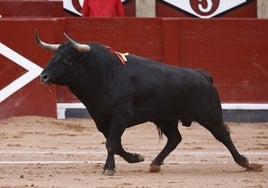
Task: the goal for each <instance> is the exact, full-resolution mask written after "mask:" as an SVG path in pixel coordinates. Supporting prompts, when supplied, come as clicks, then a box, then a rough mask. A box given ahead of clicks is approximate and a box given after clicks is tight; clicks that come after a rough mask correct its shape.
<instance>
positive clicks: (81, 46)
mask: <svg viewBox="0 0 268 188" xmlns="http://www.w3.org/2000/svg"><path fill="white" fill-rule="evenodd" d="M64 36H65V37H66V38H67V39H68V40H69V41H70V42H71V44H72V45H73V47H75V48H76V49H77V50H78V51H79V52H89V50H90V46H89V45H87V44H80V43H78V42H75V41H74V40H73V39H71V38H70V37H69V36H68V35H67V34H66V33H64Z"/></svg>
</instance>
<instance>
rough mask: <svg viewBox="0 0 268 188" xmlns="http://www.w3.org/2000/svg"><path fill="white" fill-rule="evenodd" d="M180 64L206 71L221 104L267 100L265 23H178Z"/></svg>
mask: <svg viewBox="0 0 268 188" xmlns="http://www.w3.org/2000/svg"><path fill="white" fill-rule="evenodd" d="M180 29H181V30H180V34H181V40H180V41H181V49H180V57H181V59H180V61H181V62H182V65H183V66H186V67H194V68H203V69H205V70H207V71H208V72H210V73H211V74H212V75H213V77H214V80H215V84H216V86H217V87H218V89H219V92H220V94H221V98H222V100H223V101H225V102H227V101H228V102H234V101H235V102H237V101H239V102H246V101H247V102H263V101H266V102H267V101H268V97H267V96H268V95H267V93H268V84H267V83H268V76H267V72H268V62H267V60H266V59H267V58H268V56H267V55H268V54H267V50H266V49H268V25H267V21H265V20H251V21H250V20H216V19H212V20H181V21H180Z"/></svg>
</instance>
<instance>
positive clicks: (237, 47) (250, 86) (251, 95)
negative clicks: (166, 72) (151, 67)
mask: <svg viewBox="0 0 268 188" xmlns="http://www.w3.org/2000/svg"><path fill="white" fill-rule="evenodd" d="M35 28H38V31H39V35H40V37H41V38H42V40H44V41H47V42H50V43H61V42H64V41H65V40H66V39H65V38H64V37H63V32H64V31H65V32H66V33H68V34H69V35H70V36H71V37H73V38H74V39H77V40H79V41H82V42H84V41H99V42H101V43H103V44H105V45H109V46H111V47H112V48H114V49H115V50H118V51H122V52H125V51H126V52H130V53H135V54H137V55H142V56H146V57H149V58H152V59H155V60H158V61H164V62H166V63H169V64H173V65H180V66H186V67H192V68H203V69H205V70H207V71H208V72H210V73H211V74H212V76H213V77H214V81H215V85H216V87H217V88H218V90H219V92H220V95H221V98H222V101H223V102H257V103H267V102H268V97H267V93H268V84H267V83H268V73H267V72H268V62H267V59H268V53H267V49H268V20H257V19H211V20H201V19H176V18H165V19H161V18H145V19H141V18H139V19H137V18H120V19H118V18H114V19H108V18H102V19H101V18H95V19H92V18H61V19H60V18H59V19H55V18H53V19H52V18H50V19H49V18H46V19H29V18H28V19H3V18H2V19H0V45H1V48H0V77H1V79H0V89H1V91H0V93H1V92H2V90H3V88H5V87H6V86H7V85H8V84H9V83H10V82H12V81H14V80H16V78H18V77H20V76H22V75H24V74H25V73H26V72H28V71H27V70H25V69H24V68H21V67H19V66H18V65H16V64H15V63H14V62H12V61H11V60H9V59H8V57H7V56H8V54H6V50H5V48H4V47H3V45H4V46H7V47H9V48H10V49H12V50H14V51H16V52H17V53H19V54H21V55H22V56H24V57H25V58H27V59H29V60H30V61H32V62H34V63H35V64H38V65H40V66H41V67H43V66H44V65H45V64H46V63H47V62H48V60H49V58H50V57H51V56H52V54H53V53H52V52H49V51H46V50H44V49H41V48H39V47H38V46H37V45H36V43H35V41H34V38H33V32H34V29H35ZM55 88H56V87H55V86H44V85H41V84H40V83H39V79H38V78H36V79H34V80H33V81H32V82H29V83H28V84H27V85H26V86H24V87H22V88H21V89H20V90H18V91H16V92H15V93H14V94H12V95H10V96H9V97H7V98H5V99H4V100H3V101H2V102H1V103H0V118H4V117H10V116H17V115H44V116H56V108H55V106H56V105H55V103H56V102H76V101H77V99H76V98H75V97H73V95H71V94H70V92H69V91H68V90H67V89H65V88H64V89H63V88H62V87H57V88H58V89H57V90H56V89H55ZM1 98H3V96H2V95H0V99H1Z"/></svg>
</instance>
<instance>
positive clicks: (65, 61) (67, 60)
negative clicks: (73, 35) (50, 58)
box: [64, 55, 72, 65]
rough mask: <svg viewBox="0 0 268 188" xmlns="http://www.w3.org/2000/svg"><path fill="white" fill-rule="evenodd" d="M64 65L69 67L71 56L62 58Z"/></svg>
mask: <svg viewBox="0 0 268 188" xmlns="http://www.w3.org/2000/svg"><path fill="white" fill-rule="evenodd" d="M64 63H66V64H68V65H71V64H72V56H71V55H66V56H64Z"/></svg>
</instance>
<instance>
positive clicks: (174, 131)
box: [150, 121, 181, 172]
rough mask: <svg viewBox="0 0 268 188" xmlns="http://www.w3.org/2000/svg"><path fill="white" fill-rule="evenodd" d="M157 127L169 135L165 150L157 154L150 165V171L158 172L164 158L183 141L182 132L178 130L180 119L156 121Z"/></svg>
mask: <svg viewBox="0 0 268 188" xmlns="http://www.w3.org/2000/svg"><path fill="white" fill-rule="evenodd" d="M155 124H156V125H157V127H158V128H159V129H160V130H161V131H162V133H163V134H164V135H165V136H166V137H167V143H166V145H165V147H164V148H163V150H162V151H161V152H160V153H159V154H158V155H157V157H156V158H155V159H154V160H153V161H152V163H151V165H150V172H158V171H159V170H160V166H161V165H162V164H163V162H164V159H165V158H166V157H167V156H168V155H169V154H170V153H171V152H172V151H173V150H174V149H175V148H176V147H177V145H178V144H179V143H180V142H181V134H180V132H179V130H178V121H166V122H155Z"/></svg>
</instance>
